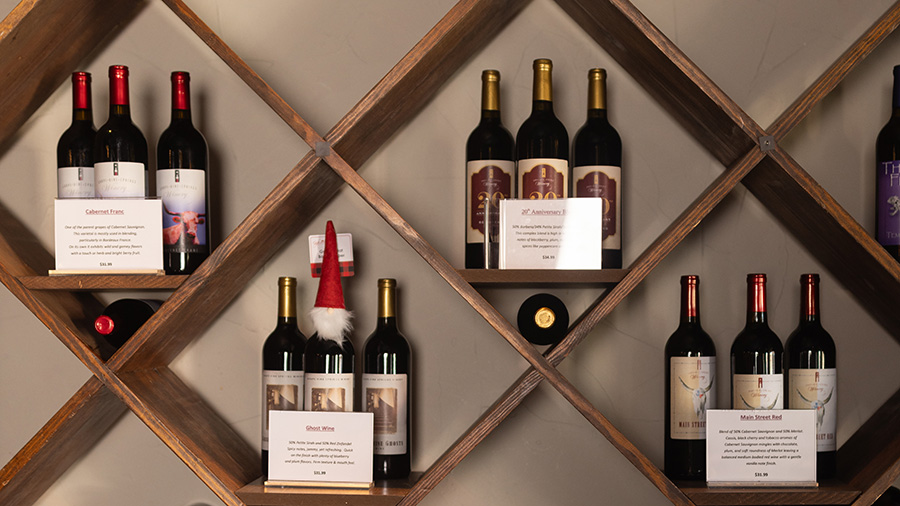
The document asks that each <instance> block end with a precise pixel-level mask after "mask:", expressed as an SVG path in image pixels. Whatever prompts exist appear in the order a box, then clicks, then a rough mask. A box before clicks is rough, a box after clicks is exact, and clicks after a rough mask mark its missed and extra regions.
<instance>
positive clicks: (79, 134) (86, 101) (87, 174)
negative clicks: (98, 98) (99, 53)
mask: <svg viewBox="0 0 900 506" xmlns="http://www.w3.org/2000/svg"><path fill="white" fill-rule="evenodd" d="M96 134H97V130H96V129H95V128H94V113H93V108H92V107H91V74H90V73H89V72H74V73H72V124H71V125H69V128H67V129H66V131H65V132H63V134H62V135H61V136H60V137H59V142H57V144H56V167H57V169H56V182H57V192H56V196H57V197H58V198H61V199H73V198H74V199H89V198H93V197H94V136H95V135H96Z"/></svg>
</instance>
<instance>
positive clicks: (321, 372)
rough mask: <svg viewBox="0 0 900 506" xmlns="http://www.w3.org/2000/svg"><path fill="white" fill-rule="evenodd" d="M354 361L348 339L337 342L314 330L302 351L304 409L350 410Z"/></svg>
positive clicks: (351, 406) (351, 346)
mask: <svg viewBox="0 0 900 506" xmlns="http://www.w3.org/2000/svg"><path fill="white" fill-rule="evenodd" d="M355 361H356V352H355V351H354V349H353V343H351V342H350V340H349V339H343V340H342V341H341V342H340V343H338V342H335V341H333V340H331V339H326V338H324V337H322V336H320V335H319V333H318V332H316V333H314V334H313V335H312V337H310V338H309V340H308V341H306V348H305V349H304V351H303V370H304V371H305V373H304V375H305V377H304V384H305V386H304V388H303V402H304V409H305V410H306V411H353V400H354V399H353V395H354V392H353V382H354V377H353V373H354V370H355V364H354V362H355Z"/></svg>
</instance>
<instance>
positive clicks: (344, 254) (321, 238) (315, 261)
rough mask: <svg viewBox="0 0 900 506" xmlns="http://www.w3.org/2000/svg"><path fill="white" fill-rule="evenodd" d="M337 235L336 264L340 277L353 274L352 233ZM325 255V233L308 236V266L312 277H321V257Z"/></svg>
mask: <svg viewBox="0 0 900 506" xmlns="http://www.w3.org/2000/svg"><path fill="white" fill-rule="evenodd" d="M335 235H336V236H337V247H338V265H340V267H341V277H348V276H352V275H354V274H355V273H356V272H355V270H354V268H353V235H352V234H335ZM324 257H325V234H317V235H311V236H309V267H310V269H311V270H312V277H314V278H319V277H322V258H324Z"/></svg>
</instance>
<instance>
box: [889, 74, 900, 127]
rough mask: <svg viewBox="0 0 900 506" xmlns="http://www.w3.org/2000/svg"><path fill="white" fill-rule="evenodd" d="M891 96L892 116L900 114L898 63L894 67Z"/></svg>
mask: <svg viewBox="0 0 900 506" xmlns="http://www.w3.org/2000/svg"><path fill="white" fill-rule="evenodd" d="M891 97H892V104H893V108H894V116H900V65H897V66H895V67H894V89H893V92H892V93H891Z"/></svg>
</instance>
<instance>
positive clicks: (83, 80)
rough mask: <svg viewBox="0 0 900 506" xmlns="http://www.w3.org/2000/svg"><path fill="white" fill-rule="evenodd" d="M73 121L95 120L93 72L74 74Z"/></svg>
mask: <svg viewBox="0 0 900 506" xmlns="http://www.w3.org/2000/svg"><path fill="white" fill-rule="evenodd" d="M72 121H73V122H75V121H93V107H92V106H91V74H89V73H87V72H75V73H74V74H72Z"/></svg>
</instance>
